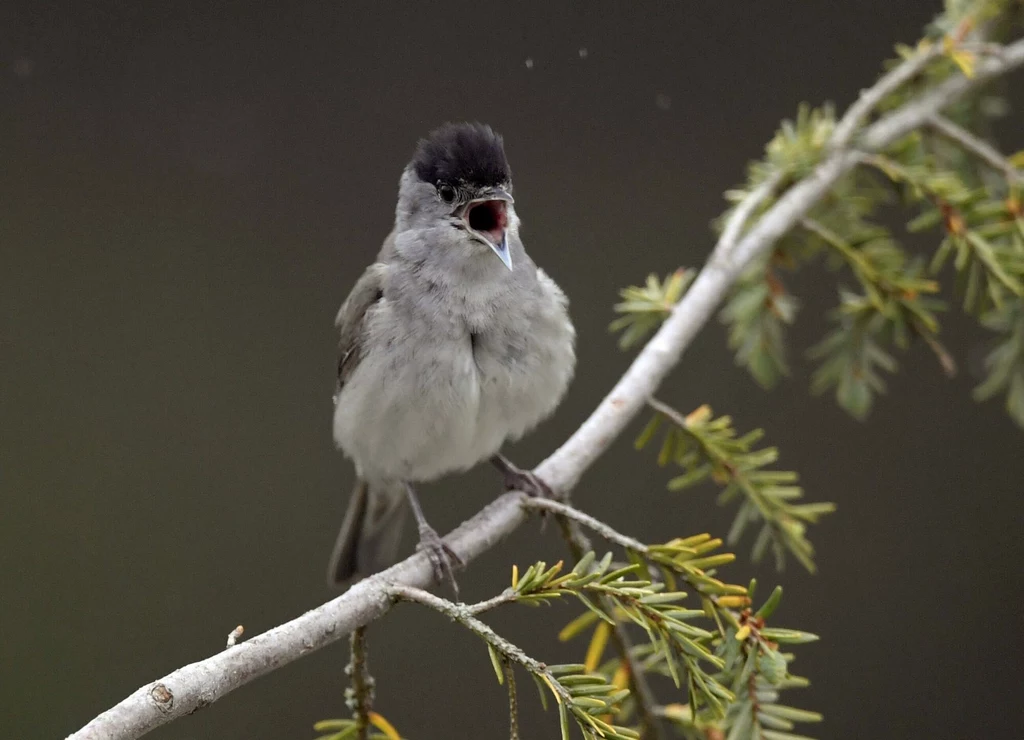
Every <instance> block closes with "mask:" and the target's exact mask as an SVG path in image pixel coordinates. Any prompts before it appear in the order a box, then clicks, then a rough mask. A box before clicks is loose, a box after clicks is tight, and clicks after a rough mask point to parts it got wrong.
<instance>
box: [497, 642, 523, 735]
mask: <svg viewBox="0 0 1024 740" xmlns="http://www.w3.org/2000/svg"><path fill="white" fill-rule="evenodd" d="M501 670H502V671H503V672H504V674H505V686H507V687H508V738H509V740H519V698H518V697H517V696H516V673H515V671H514V670H512V666H511V665H510V664H509V662H508V661H507V660H504V661H502V663H501Z"/></svg>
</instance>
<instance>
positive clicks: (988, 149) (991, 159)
mask: <svg viewBox="0 0 1024 740" xmlns="http://www.w3.org/2000/svg"><path fill="white" fill-rule="evenodd" d="M928 127H929V128H930V129H932V130H933V131H935V133H937V134H940V135H941V136H943V137H945V138H947V139H949V140H950V141H952V142H953V143H954V144H956V145H958V146H959V147H960V148H961V149H963V150H964V151H966V152H967V153H968V154H973V155H974V156H975V157H977V158H978V159H980V160H981V161H982V162H984V163H985V164H987V165H988V166H989V167H991V168H992V169H994V170H996V171H997V172H1001V173H1003V174H1004V175H1005V176H1006V179H1007V180H1009V181H1010V182H1011V183H1013V184H1016V185H1020V184H1022V183H1024V172H1022V171H1021V170H1019V169H1017V168H1016V167H1014V166H1013V165H1012V164H1010V160H1009V159H1007V158H1006V157H1005V156H1003V154H1002V153H1001V152H1000V151H999V150H998V149H996V148H995V147H994V146H992V145H991V144H989V143H988V142H987V141H985V140H984V139H982V138H980V137H978V136H975V135H974V134H972V133H971V132H970V131H968V130H967V129H965V128H963V127H962V126H958V125H957V124H955V123H953V122H952V121H951V120H949V119H948V118H946V117H945V116H940V115H934V116H930V117H929V118H928Z"/></svg>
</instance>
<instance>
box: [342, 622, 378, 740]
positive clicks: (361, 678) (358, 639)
mask: <svg viewBox="0 0 1024 740" xmlns="http://www.w3.org/2000/svg"><path fill="white" fill-rule="evenodd" d="M349 648H350V656H351V657H350V658H349V663H348V665H347V666H345V673H347V674H348V676H349V679H350V680H351V681H352V686H351V687H350V688H349V689H348V690H347V691H346V692H345V694H346V697H345V699H346V703H347V704H348V707H349V709H350V710H351V711H352V714H353V716H354V717H355V720H356V737H357V738H358V740H366V739H367V737H368V735H369V731H370V711H371V710H372V709H373V698H374V680H373V676H371V675H370V669H369V666H368V665H367V658H366V627H359V628H358V629H354V630H352V635H351V636H350V638H349Z"/></svg>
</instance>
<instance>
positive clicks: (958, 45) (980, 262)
mask: <svg viewBox="0 0 1024 740" xmlns="http://www.w3.org/2000/svg"><path fill="white" fill-rule="evenodd" d="M1022 15H1024V9H1022V7H1021V4H1020V3H1019V2H1014V1H1012V0H974V1H973V2H972V1H967V0H964V1H957V2H949V3H947V8H946V12H945V13H944V14H943V15H941V16H940V17H939V18H937V19H936V20H935V22H934V23H933V24H932V25H931V26H930V27H929V29H928V36H927V38H926V39H925V40H923V41H922V42H921V44H919V45H918V46H917V47H906V46H899V47H897V54H898V56H897V58H896V59H895V60H893V61H892V62H890V63H889V65H888V66H889V67H890V68H891V67H894V66H896V65H897V64H899V63H901V62H903V61H905V60H907V59H912V58H915V57H916V56H921V55H927V59H928V63H927V64H925V65H924V66H923V68H922V69H921V71H920V72H919V73H918V74H917V75H915V76H914V77H913V78H912V79H910V80H909V81H908V82H907V84H905V85H903V86H901V87H899V89H897V90H895V91H894V92H893V93H891V94H890V95H888V96H887V97H885V98H884V99H882V100H881V101H880V102H879V104H878V107H877V110H878V111H879V112H880V113H884V112H886V111H890V110H893V109H895V108H898V107H899V106H901V105H903V104H904V103H906V102H907V101H908V100H910V99H912V98H913V97H914V96H917V95H920V94H921V92H922V91H924V90H926V89H929V88H931V87H933V86H934V85H936V84H938V83H941V82H943V81H944V80H946V79H948V78H950V77H951V76H953V75H967V76H971V75H973V74H974V69H975V67H976V66H977V65H978V64H979V63H980V62H981V61H982V60H983V59H984V58H985V56H986V55H988V54H998V47H997V46H995V45H994V44H992V43H989V42H987V41H985V40H984V38H983V37H982V36H980V35H979V34H982V33H984V34H987V37H988V38H998V37H1000V36H1005V35H1007V33H1009V32H1012V31H1013V30H1014V29H1015V28H1017V27H1019V23H1020V18H1021V16H1022ZM1005 107H1006V106H1005V103H1004V102H1003V101H1002V100H1001V99H1000V98H999V97H998V96H997V95H996V94H995V93H994V92H992V91H991V90H989V91H986V92H983V93H981V94H978V95H974V96H969V97H967V98H965V99H964V100H961V101H959V102H958V103H957V104H955V105H954V106H952V107H951V109H950V110H948V111H947V112H946V116H947V118H946V119H943V120H942V121H939V122H937V123H936V125H934V126H928V127H926V128H924V129H921V130H917V131H914V132H912V133H910V134H908V135H907V136H906V137H904V138H903V139H901V140H900V141H898V142H897V143H895V144H894V145H893V146H891V147H889V148H888V149H887V150H886V151H884V152H879V153H877V154H870V155H867V154H865V155H863V156H862V157H861V164H862V166H861V167H858V168H856V169H854V170H853V171H852V172H851V173H850V174H848V175H847V176H845V177H844V178H842V179H841V180H840V181H839V182H838V183H837V184H836V185H835V186H834V187H833V189H832V191H831V193H830V195H829V197H828V198H826V199H824V200H823V201H822V202H821V203H819V204H818V206H817V207H816V208H815V209H814V210H813V212H812V213H811V214H810V216H809V217H808V218H806V219H804V220H803V222H802V224H801V227H800V229H798V230H795V231H793V232H791V233H789V234H786V235H785V236H784V237H783V238H781V239H780V240H779V241H778V243H777V244H776V245H775V248H774V249H773V250H772V251H771V253H769V254H767V255H765V256H763V257H762V258H760V259H759V260H757V261H756V262H755V263H753V264H751V265H750V266H749V267H748V269H747V270H746V272H745V274H744V275H743V277H742V279H741V280H740V281H739V282H737V284H736V285H735V286H734V288H733V290H732V292H731V294H730V295H729V297H728V299H727V301H726V303H725V305H724V307H723V309H722V312H721V318H722V321H723V322H724V323H725V324H726V325H727V326H728V328H729V332H728V341H729V346H730V348H731V349H732V350H733V352H734V353H735V356H736V361H737V363H738V364H740V365H741V366H743V367H745V368H747V370H748V371H749V372H750V374H751V375H752V376H753V378H754V379H755V380H756V381H757V382H758V383H759V384H760V385H762V386H764V387H766V388H767V387H771V386H773V385H775V384H776V383H777V382H779V380H780V379H781V378H783V377H784V376H786V375H788V374H789V371H790V360H789V358H788V353H787V347H786V328H787V326H789V325H791V324H792V323H793V322H794V321H795V320H796V318H797V312H798V309H799V306H800V301H799V299H798V298H797V297H796V296H794V295H793V294H792V293H791V292H790V291H789V289H788V287H787V285H786V282H787V281H786V279H785V277H784V275H783V271H786V270H789V271H793V270H798V269H801V268H803V267H805V266H807V265H808V264H810V263H811V262H814V261H817V260H818V259H819V258H823V259H824V264H825V266H826V267H827V268H828V269H830V270H836V271H839V272H840V274H841V275H842V276H843V277H844V278H847V279H852V284H850V283H848V282H846V280H844V282H843V283H841V284H840V286H839V291H838V294H839V305H838V306H837V308H836V309H835V310H834V311H833V312H832V313H831V314H830V315H831V318H832V321H833V328H832V329H831V330H830V332H829V333H828V335H827V336H826V337H824V338H823V339H822V340H821V341H820V342H819V343H818V344H816V345H815V346H814V347H813V348H811V349H810V350H809V352H808V355H809V357H810V359H812V360H814V361H816V362H817V363H818V367H817V369H816V371H815V373H814V375H813V379H812V383H811V388H812V390H813V391H814V392H816V393H821V392H825V391H832V392H833V393H834V394H835V397H836V400H837V402H838V403H839V405H840V406H841V407H842V408H844V409H845V410H847V411H848V412H849V413H850V414H851V415H853V416H854V417H856V418H858V419H863V418H865V417H866V416H867V415H868V413H869V412H870V410H871V407H872V405H873V403H874V401H875V400H876V397H877V395H878V394H880V393H882V392H884V391H885V380H884V376H885V375H886V374H890V373H893V372H895V371H896V370H897V367H898V362H897V360H896V354H897V352H899V351H902V350H905V349H906V348H907V347H909V346H910V345H911V344H912V343H914V342H921V343H923V344H925V345H926V346H927V347H929V348H930V349H931V350H932V351H933V352H934V354H935V356H936V357H937V359H938V361H939V365H940V367H941V368H942V369H943V370H944V371H945V372H946V373H947V374H953V373H954V372H955V370H956V362H955V361H954V359H953V357H952V356H951V355H950V353H949V352H948V351H947V350H946V349H945V348H944V347H943V345H942V343H941V342H940V340H939V333H940V323H939V319H938V313H939V312H940V311H942V310H944V308H945V304H944V303H943V302H942V301H941V300H939V298H938V297H937V296H938V294H939V293H940V291H941V288H942V285H941V283H940V280H942V279H944V278H945V277H946V275H947V274H951V277H952V280H951V281H950V283H951V289H952V292H953V294H955V296H956V297H957V299H958V303H959V304H960V305H961V306H962V308H963V310H964V311H965V312H967V313H968V314H969V315H971V316H973V317H975V318H976V319H978V321H979V322H980V323H981V324H983V325H984V326H986V327H988V328H990V329H993V330H994V331H997V332H1000V333H1001V334H1002V335H1003V336H1002V337H1001V338H1000V339H999V340H998V341H999V343H1000V349H997V350H996V354H994V355H993V359H991V361H990V362H989V365H988V367H989V375H988V377H987V379H986V380H985V381H984V382H983V383H982V385H981V386H980V388H979V389H978V392H977V393H976V394H975V395H976V397H977V398H979V399H983V398H990V397H992V396H994V395H997V394H999V393H1004V392H1005V393H1006V394H1007V401H1006V405H1007V408H1008V410H1009V411H1010V415H1011V416H1012V418H1013V419H1014V420H1015V421H1017V423H1018V424H1021V425H1022V426H1024V422H1022V418H1024V417H1022V414H1021V412H1020V408H1021V401H1020V396H1021V393H1022V391H1015V390H1014V388H1015V387H1019V385H1020V383H1021V381H1014V380H1013V379H1014V378H1017V377H1020V376H1021V374H1024V360H1022V356H1021V353H1020V351H1018V349H1017V345H1018V342H1017V341H1015V339H1014V336H1015V335H1014V326H1015V325H1016V324H1015V323H1014V321H1013V320H1012V317H1014V316H1018V315H1020V314H1021V312H1022V311H1024V308H1022V303H1024V216H1022V206H1021V191H1022V188H1024V170H1022V169H1021V165H1022V164H1024V155H1020V154H1018V155H1013V156H1007V157H1003V156H1002V155H1000V154H998V150H997V149H995V148H994V147H993V145H992V144H990V143H989V142H987V141H986V136H987V134H988V130H989V125H988V124H989V120H990V119H991V118H992V117H993V116H995V115H999V114H1001V112H1002V111H1003V110H1005ZM837 128H838V124H837V120H836V116H835V113H834V110H833V108H832V106H831V105H825V106H822V107H821V108H811V107H809V106H807V105H802V106H801V107H800V109H799V111H798V113H797V116H796V118H795V119H794V120H793V121H785V122H783V124H782V126H781V128H780V130H779V132H778V133H777V134H776V136H775V137H774V138H773V139H772V140H771V142H769V144H768V145H767V147H766V150H765V156H764V158H763V159H762V160H761V161H758V162H754V163H752V164H751V165H750V167H749V170H748V177H747V182H746V183H745V184H744V185H742V186H741V187H737V188H734V189H732V190H729V191H728V192H727V193H726V194H725V196H726V199H727V200H728V201H729V202H730V203H732V204H733V206H732V207H731V208H730V210H729V211H727V212H726V213H725V214H723V216H722V217H721V219H719V221H718V222H717V225H718V227H719V228H720V229H721V228H724V225H725V223H727V222H728V220H729V218H730V216H732V215H733V213H734V212H735V208H736V207H738V205H739V204H740V203H742V202H743V201H744V200H746V199H747V198H748V196H750V194H751V193H753V192H755V191H756V190H757V189H758V187H759V186H761V185H762V183H765V182H766V181H767V180H768V178H771V177H779V176H780V175H781V178H780V180H781V184H780V186H779V187H777V188H776V189H775V192H774V193H773V194H772V197H769V198H767V199H765V200H764V201H763V202H762V203H760V204H759V207H758V209H757V211H756V212H755V214H754V216H753V218H752V219H751V221H753V220H756V217H757V216H758V215H759V214H760V213H762V212H763V211H764V210H766V209H767V208H770V207H771V206H772V205H773V204H774V203H775V202H776V201H777V200H778V198H780V197H781V196H782V195H783V194H784V193H785V191H786V189H787V188H788V187H789V186H790V185H791V184H793V183H795V182H798V181H800V180H801V179H802V178H803V177H805V176H806V175H807V174H809V173H810V172H811V170H812V169H813V168H814V167H815V166H816V165H817V164H819V163H820V162H821V161H822V160H823V158H824V157H826V156H827V155H828V154H829V153H830V152H831V151H832V147H833V146H834V145H835V144H836V142H835V140H834V137H835V135H836V131H837ZM979 142H980V144H979ZM853 146H854V148H855V147H856V137H854V139H853ZM981 147H987V148H988V151H982V149H981ZM894 208H902V209H903V210H904V211H905V212H907V216H906V223H905V225H904V226H903V227H902V228H900V229H895V230H894V229H893V228H892V224H893V221H894V213H895V211H894ZM936 231H937V232H938V236H937V238H936V240H935V241H934V242H933V244H934V247H933V249H932V250H931V254H930V255H926V254H918V253H915V252H914V251H913V250H911V249H910V248H909V247H908V246H907V245H906V244H904V243H903V240H904V239H905V238H906V236H907V235H908V234H914V233H919V232H928V233H933V232H936ZM918 241H920V237H918ZM638 291H642V292H638ZM677 292H678V291H673V292H671V293H670V291H668V290H667V283H666V284H662V283H658V282H657V281H656V280H654V281H649V282H648V285H647V287H646V288H645V289H636V288H627V289H626V291H624V292H623V295H624V296H627V295H628V296H629V298H627V300H626V301H625V302H623V303H621V304H619V305H618V306H617V307H616V310H618V311H619V312H620V313H623V314H624V316H622V317H620V318H619V319H618V320H617V321H616V322H615V323H614V324H613V325H612V326H613V328H614V329H625V333H624V334H623V337H622V344H623V346H629V345H631V344H634V343H635V342H636V341H638V339H639V338H641V337H642V336H644V335H645V334H646V333H648V332H650V331H652V330H653V329H654V328H656V326H657V323H658V319H659V318H662V319H663V318H664V317H666V316H667V315H668V314H669V311H670V306H671V302H672V301H673V299H675V300H678V297H677V296H676V293H677ZM1007 317H1011V318H1009V319H1008V318H1007ZM1015 383H1016V384H1017V385H1015Z"/></svg>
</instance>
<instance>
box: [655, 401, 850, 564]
mask: <svg viewBox="0 0 1024 740" xmlns="http://www.w3.org/2000/svg"><path fill="white" fill-rule="evenodd" d="M653 405H654V406H655V408H656V410H657V413H656V414H655V416H654V418H653V419H651V421H650V423H649V424H648V425H647V427H646V428H645V429H644V431H643V432H642V433H641V434H640V436H639V437H638V438H637V440H636V447H637V449H641V448H643V447H645V446H646V445H647V444H648V443H649V442H650V441H651V439H653V438H654V437H655V435H656V434H657V433H658V431H659V429H660V428H661V426H662V423H663V422H664V421H666V420H667V421H668V422H669V423H670V425H669V427H668V429H667V430H666V431H665V433H664V435H663V437H662V443H661V450H660V452H659V453H658V464H659V465H662V466H664V465H668V464H670V463H671V464H675V465H678V466H679V467H681V468H682V469H683V471H684V472H683V474H682V475H680V476H678V477H676V478H673V479H672V480H671V481H669V484H668V487H669V489H670V490H673V491H679V490H682V489H684V488H689V487H691V486H694V485H696V484H698V483H700V482H702V481H704V480H706V479H709V478H710V479H711V480H713V481H714V482H715V483H717V484H719V485H720V486H722V492H721V494H719V497H718V502H719V504H727V503H731V502H733V501H737V500H738V501H739V502H740V506H739V510H738V511H737V513H736V518H735V519H734V520H733V524H732V527H731V528H730V530H729V536H728V540H727V541H728V542H729V544H730V545H733V544H735V543H736V542H737V541H738V540H739V538H740V537H741V536H742V535H743V533H744V532H745V531H746V529H747V527H749V526H750V525H752V524H759V525H760V531H759V533H758V535H757V537H756V538H755V540H754V546H753V552H752V558H753V560H754V562H759V561H760V559H761V558H762V557H763V556H764V553H765V551H766V550H767V548H768V546H769V545H771V547H772V550H773V552H774V554H775V561H776V566H777V567H778V568H780V569H781V568H782V567H783V566H784V565H785V557H786V552H789V553H790V554H792V555H793V556H794V557H795V558H796V559H797V560H798V561H799V562H800V564H801V565H803V566H804V567H805V568H807V570H809V571H811V572H813V571H814V570H815V566H814V560H813V558H814V547H813V546H812V545H811V543H810V541H809V540H808V539H807V537H806V525H807V524H814V523H815V522H817V521H818V519H819V518H821V516H823V515H824V514H829V513H831V512H833V511H835V504H831V503H796V501H797V500H798V499H800V498H801V497H802V496H803V489H802V488H800V487H799V486H797V485H795V484H796V482H797V479H798V476H797V474H796V473H795V472H792V471H788V470H787V471H779V470H770V469H767V468H768V466H769V465H772V464H773V463H774V462H775V461H776V460H777V459H778V456H779V453H778V450H777V449H776V448H775V447H765V448H761V449H754V445H755V443H756V442H758V441H759V440H760V439H761V437H762V436H763V435H764V433H763V431H762V430H760V429H755V430H754V431H752V432H748V433H747V434H744V435H742V436H739V435H738V434H737V432H736V429H735V428H734V427H733V425H732V419H731V418H730V417H728V416H720V417H718V418H714V416H713V413H712V411H711V408H710V407H709V406H701V407H700V408H698V409H696V410H695V411H693V412H691V413H690V414H689V415H687V416H683V415H682V414H680V413H679V412H677V411H676V410H675V409H672V408H670V407H668V406H665V405H664V404H661V403H658V402H654V404H653Z"/></svg>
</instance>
